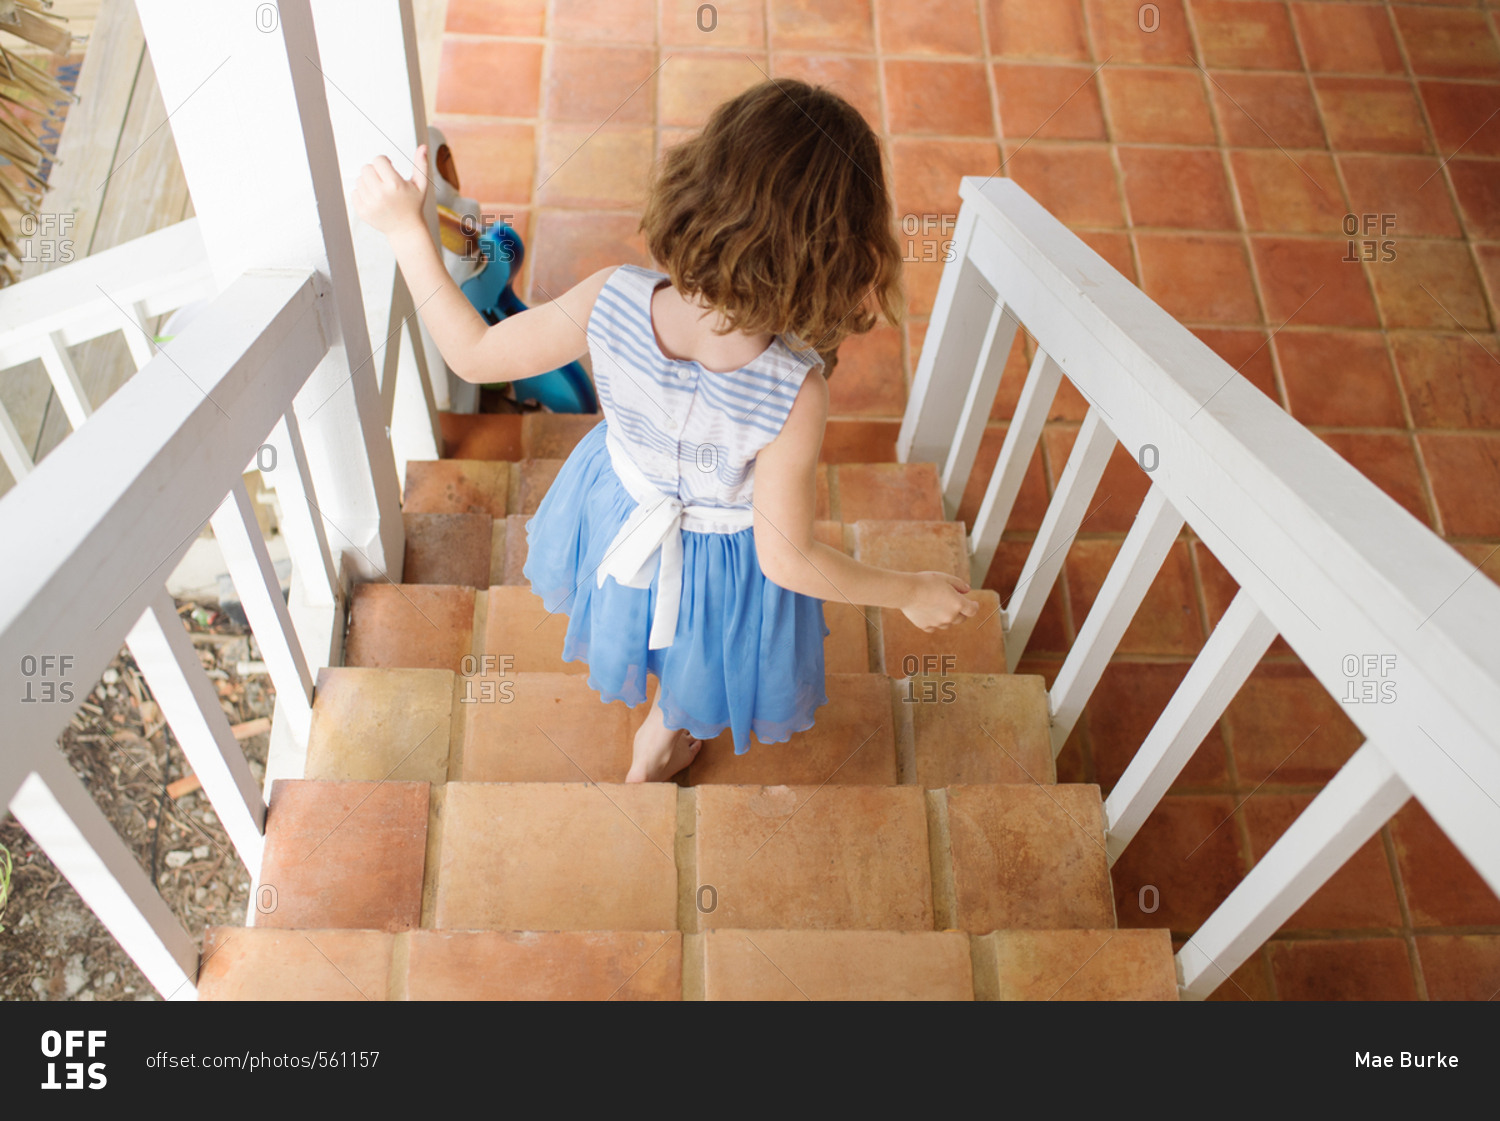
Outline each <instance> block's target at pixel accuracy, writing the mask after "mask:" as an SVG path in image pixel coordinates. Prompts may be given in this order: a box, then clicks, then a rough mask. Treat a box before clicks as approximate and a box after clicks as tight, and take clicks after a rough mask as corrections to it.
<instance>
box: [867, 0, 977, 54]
mask: <svg viewBox="0 0 1500 1121" xmlns="http://www.w3.org/2000/svg"><path fill="white" fill-rule="evenodd" d="M875 25H876V29H877V31H878V32H879V35H880V44H881V49H882V50H884V51H885V52H886V53H888V54H904V55H906V54H936V55H976V56H977V55H979V54H980V53H981V52H982V50H983V46H982V44H983V42H984V37H983V36H982V35H981V34H980V31H979V13H978V11H977V9H976V8H975V6H974V5H972V4H965V5H962V6H955V7H954V8H952V9H950V10H947V11H944V12H943V14H942V16H941V17H938V16H937V15H936V14H935V13H934V12H933V10H932V6H931V5H930V4H928V3H927V2H926V0H881V3H880V4H879V5H878V6H877V8H876V11H875Z"/></svg>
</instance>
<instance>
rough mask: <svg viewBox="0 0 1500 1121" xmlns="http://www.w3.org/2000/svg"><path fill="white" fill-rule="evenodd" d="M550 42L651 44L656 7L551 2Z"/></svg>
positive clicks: (629, 2)
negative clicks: (582, 40)
mask: <svg viewBox="0 0 1500 1121" xmlns="http://www.w3.org/2000/svg"><path fill="white" fill-rule="evenodd" d="M548 32H549V34H550V35H551V36H552V38H553V39H556V40H562V41H564V42H566V41H571V40H580V39H590V40H595V41H601V42H607V43H650V42H652V41H653V40H654V39H655V37H656V5H655V4H653V3H652V2H651V0H553V4H552V23H551V26H550V27H549V28H548Z"/></svg>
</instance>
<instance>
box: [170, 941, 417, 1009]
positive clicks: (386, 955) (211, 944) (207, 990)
mask: <svg viewBox="0 0 1500 1121" xmlns="http://www.w3.org/2000/svg"><path fill="white" fill-rule="evenodd" d="M394 943H395V936H394V935H392V934H387V933H385V932H383V931H378V930H273V929H269V928H264V927H224V926H211V927H209V928H208V930H207V931H206V932H205V933H204V936H203V968H202V970H201V972H200V973H199V975H198V999H199V1000H384V999H385V995H386V986H387V984H388V978H389V975H390V971H391V950H392V947H393V945H394Z"/></svg>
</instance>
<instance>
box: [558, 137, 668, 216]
mask: <svg viewBox="0 0 1500 1121" xmlns="http://www.w3.org/2000/svg"><path fill="white" fill-rule="evenodd" d="M595 128H597V126H588V125H581V124H580V125H564V124H549V125H548V126H547V128H546V130H545V131H544V134H543V135H544V140H543V143H542V157H541V184H540V186H539V187H538V189H537V198H538V200H539V201H540V202H541V203H543V204H544V205H547V206H577V207H589V208H592V209H625V210H629V209H634V208H638V207H640V206H643V205H644V204H645V201H646V194H645V191H646V186H645V185H646V179H647V176H648V175H649V174H650V171H651V160H652V151H653V146H654V144H655V137H654V134H653V133H652V131H651V130H650V129H649V128H631V127H628V126H623V125H619V126H617V125H615V124H614V123H610V124H608V125H606V126H604V127H603V128H599V129H598V131H595Z"/></svg>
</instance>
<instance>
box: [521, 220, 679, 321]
mask: <svg viewBox="0 0 1500 1121" xmlns="http://www.w3.org/2000/svg"><path fill="white" fill-rule="evenodd" d="M640 221H641V218H640V215H639V214H577V213H573V212H571V211H566V210H543V211H542V212H541V213H540V214H538V215H537V224H536V237H535V239H534V244H533V245H532V246H531V247H530V248H531V259H532V261H533V263H534V264H535V266H536V267H535V271H533V272H532V274H531V296H530V298H531V300H532V301H533V302H535V303H545V302H546V301H548V300H552V299H556V298H557V297H558V296H561V295H562V294H563V293H564V292H566V291H567V290H568V289H569V288H571V287H573V285H575V284H577V283H578V282H579V281H581V280H582V279H583V278H584V277H586V276H589V275H591V274H592V273H595V272H597V271H598V270H599V269H602V268H604V267H605V266H606V265H620V264H630V265H642V266H647V267H649V265H650V263H651V258H650V255H649V254H648V253H647V252H646V242H645V239H644V238H643V237H642V236H641V234H640V232H639V230H638V228H637V227H638V226H639V225H640Z"/></svg>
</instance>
